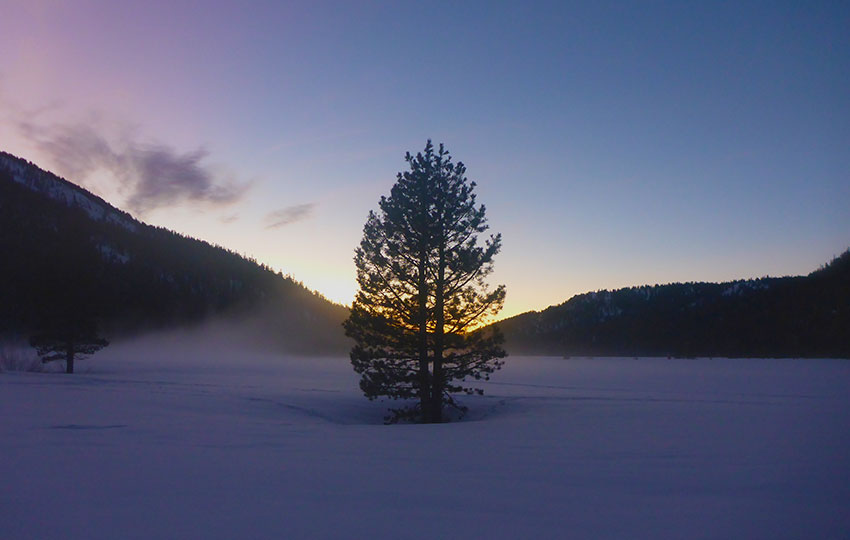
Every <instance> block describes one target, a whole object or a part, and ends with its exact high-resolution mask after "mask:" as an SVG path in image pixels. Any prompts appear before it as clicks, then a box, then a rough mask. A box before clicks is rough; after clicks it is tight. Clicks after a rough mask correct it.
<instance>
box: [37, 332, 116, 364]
mask: <svg viewBox="0 0 850 540" xmlns="http://www.w3.org/2000/svg"><path fill="white" fill-rule="evenodd" d="M30 345H32V346H33V347H35V350H36V353H37V354H38V356H40V357H41V361H42V363H44V364H46V363H48V362H54V361H57V360H65V373H73V372H74V361H75V360H82V359H84V358H86V357H88V356H91V355H92V354H94V353H96V352H97V351H99V350H100V349H102V348H104V347H106V346H107V345H109V342H108V341H107V340H105V339H104V338H102V337H100V336H98V335H97V327H96V325H95V324H94V323H93V322H88V321H73V322H71V321H68V323H67V324H65V325H63V326H61V327H55V328H54V329H52V330H49V331H46V332H44V333H41V334H36V335H34V336H32V337H31V338H30Z"/></svg>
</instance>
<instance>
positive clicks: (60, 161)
mask: <svg viewBox="0 0 850 540" xmlns="http://www.w3.org/2000/svg"><path fill="white" fill-rule="evenodd" d="M17 125H18V130H19V132H20V133H21V134H22V135H23V136H25V137H26V138H27V139H29V140H30V142H31V143H32V144H33V145H35V147H36V148H37V149H38V150H39V151H40V152H41V153H42V154H44V155H45V157H46V158H47V159H49V160H50V161H51V162H52V163H53V164H54V165H55V166H56V168H57V172H59V173H60V174H62V175H63V176H65V177H66V178H68V179H69V180H71V181H74V182H84V181H85V179H86V178H87V177H88V176H89V175H91V174H92V173H95V172H97V171H106V172H108V173H110V174H111V175H112V176H113V177H114V178H115V180H116V181H117V182H118V183H119V184H120V185H119V186H118V187H119V188H120V190H121V191H122V192H123V193H126V197H127V199H126V205H127V207H128V209H129V210H131V211H134V212H136V213H139V214H144V213H146V212H149V211H150V210H153V209H154V208H159V207H167V206H175V205H178V204H181V203H185V202H192V203H201V204H207V205H213V206H226V205H229V204H232V203H234V202H236V201H238V200H239V199H240V198H241V197H242V196H243V195H244V194H245V192H246V191H247V190H248V188H249V187H250V185H249V184H248V183H246V182H238V181H236V180H235V179H234V178H232V177H229V176H226V175H222V174H217V173H215V172H213V171H212V170H211V168H210V167H209V166H207V165H206V164H205V163H204V160H205V159H206V158H207V157H208V152H207V151H206V150H204V149H203V148H199V149H197V150H194V151H190V152H180V151H178V150H177V149H175V148H173V147H171V146H169V145H167V144H165V143H161V142H152V143H151V142H146V143H143V142H140V141H139V140H138V137H137V136H136V135H134V134H133V133H132V131H130V130H125V132H126V133H125V134H124V135H123V136H122V137H117V138H116V137H108V136H107V135H105V134H104V130H99V129H98V126H97V124H96V123H95V124H94V125H92V124H84V123H76V124H53V125H50V126H45V125H43V124H38V123H35V122H31V121H28V120H21V121H18V122H17Z"/></svg>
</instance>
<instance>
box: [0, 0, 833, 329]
mask: <svg viewBox="0 0 850 540" xmlns="http://www.w3.org/2000/svg"><path fill="white" fill-rule="evenodd" d="M591 4H592V5H591ZM848 6H850V4H847V3H846V2H810V3H803V2H790V3H785V2H755V3H751V2H735V3H722V4H721V3H714V2H699V3H696V2H670V3H659V2H652V3H647V4H645V5H644V6H641V7H637V6H635V5H630V4H623V3H619V4H602V3H596V2H594V3H590V2H587V3H570V2H551V3H548V2H540V3H532V2H522V3H520V2H517V3H503V2H489V1H487V2H447V3H441V2H428V3H423V2H380V3H379V2H374V3H372V2H370V3H361V2H338V3H331V2H303V3H286V2H268V3H261V2H249V3H245V2H241V3H237V2H232V3H224V2H219V3H212V2H179V1H177V2H174V1H170V2H87V1H80V0H77V1H73V2H62V1H33V0H27V1H18V0H11V1H9V0H6V1H5V2H4V5H3V13H2V19H0V51H2V54H0V148H2V149H3V150H6V151H9V152H11V153H13V154H17V155H20V156H22V157H25V158H27V159H30V160H32V161H34V162H36V163H37V164H39V165H41V166H42V167H44V168H47V169H50V170H53V171H54V172H56V173H58V174H61V175H63V176H65V177H66V178H68V179H69V180H71V181H73V182H76V183H79V184H82V185H83V186H85V187H87V188H89V189H91V190H93V191H95V192H97V193H98V194H100V195H102V196H104V197H105V198H106V199H107V200H109V201H110V202H112V203H113V204H116V205H117V206H119V207H121V208H124V209H128V210H130V211H132V212H133V213H134V214H136V215H137V216H139V217H140V218H142V219H144V220H145V221H148V222H150V223H153V224H156V225H162V226H166V227H169V228H173V229H176V230H178V231H180V232H183V233H186V234H190V235H192V236H196V237H200V238H203V239H205V240H209V241H211V242H214V243H218V244H222V245H224V246H227V247H229V248H231V249H234V250H236V251H239V252H242V253H245V254H248V255H251V256H254V257H256V258H257V259H258V260H260V261H262V262H265V263H267V264H269V265H271V266H272V267H274V268H277V269H281V270H282V271H284V272H285V273H290V274H292V275H293V276H294V277H295V278H296V279H299V280H302V281H303V282H304V283H305V284H306V285H307V286H309V287H311V288H314V289H317V290H319V291H320V292H322V293H324V294H325V295H326V296H328V297H329V298H331V299H333V300H336V301H340V302H343V303H348V302H350V300H351V298H352V297H353V294H354V290H355V286H356V285H355V281H354V266H353V262H352V256H353V250H354V248H355V246H356V245H357V243H358V242H359V239H360V235H361V231H362V226H363V223H364V221H365V219H366V215H367V213H368V211H369V210H370V209H372V208H375V207H376V205H377V201H378V199H379V198H380V196H381V195H383V194H386V193H388V191H389V189H390V187H391V186H392V184H393V182H394V179H395V173H396V172H397V171H399V170H400V169H401V168H403V167H404V165H405V164H404V161H403V158H402V156H403V155H404V152H405V151H408V150H410V151H417V150H420V149H421V148H422V147H424V144H425V140H426V139H427V138H432V139H434V141H435V142H444V143H445V144H446V146H447V148H448V149H449V150H450V151H451V152H452V153H453V155H454V157H455V159H456V160H460V161H463V162H464V163H465V164H466V165H467V167H468V171H469V176H470V178H471V179H474V180H476V181H477V182H478V185H479V187H478V194H479V195H478V196H479V200H480V201H481V202H483V203H485V204H486V205H487V208H488V216H489V219H490V223H491V225H492V229H493V231H494V232H501V233H502V234H503V237H504V248H503V251H502V253H501V254H500V256H499V257H498V258H497V260H496V273H495V275H494V277H493V282H494V283H505V284H507V286H508V300H507V303H506V309H505V311H504V312H503V314H504V315H511V314H515V313H519V312H521V311H525V310H528V309H541V308H544V307H546V306H548V305H550V304H553V303H559V302H562V301H563V300H565V299H567V298H568V297H570V296H571V295H573V294H575V293H579V292H585V291H588V290H596V289H601V288H613V287H620V286H627V285H640V284H654V283H665V282H670V281H692V280H693V281H696V280H709V281H718V280H727V279H734V278H744V277H760V276H763V275H768V274H770V275H787V274H800V273H807V272H809V271H811V270H813V269H815V268H816V267H817V266H818V265H820V264H822V263H824V262H826V261H827V260H829V259H830V258H831V257H832V256H834V255H837V254H839V253H841V252H842V251H843V250H845V249H846V248H847V247H850V212H848V210H847V209H848V208H850V100H848V98H847V96H850V37H848V36H850V7H848Z"/></svg>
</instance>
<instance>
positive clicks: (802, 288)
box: [493, 250, 850, 358]
mask: <svg viewBox="0 0 850 540" xmlns="http://www.w3.org/2000/svg"><path fill="white" fill-rule="evenodd" d="M493 326H495V327H497V328H499V329H500V330H501V331H502V332H503V333H504V334H505V340H506V348H507V349H508V351H509V352H511V353H513V354H545V355H559V356H560V355H565V356H571V355H572V356H683V357H691V356H707V357H833V358H850V250H848V251H846V252H844V254H843V255H841V256H839V257H837V258H836V259H834V260H833V261H832V262H830V263H829V264H827V265H825V266H823V267H822V268H821V269H819V270H816V271H814V272H812V273H811V274H809V275H807V276H797V277H782V278H762V279H754V280H739V281H733V282H727V283H675V284H670V285H655V286H643V287H630V288H624V289H619V290H615V291H607V290H603V291H598V292H591V293H586V294H580V295H577V296H574V297H572V298H571V299H569V300H568V301H566V302H564V303H563V304H560V305H557V306H552V307H549V308H547V309H545V310H543V311H540V312H536V311H534V312H529V313H524V314H521V315H517V316H515V317H512V318H509V319H505V320H503V321H499V322H497V323H494V325H493Z"/></svg>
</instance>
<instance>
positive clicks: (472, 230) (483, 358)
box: [345, 140, 505, 422]
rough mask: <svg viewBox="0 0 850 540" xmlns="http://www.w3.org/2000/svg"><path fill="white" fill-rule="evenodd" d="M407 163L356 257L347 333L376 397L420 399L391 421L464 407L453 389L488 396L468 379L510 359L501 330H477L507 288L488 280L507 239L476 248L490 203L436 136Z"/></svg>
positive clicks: (437, 416) (365, 384)
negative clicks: (479, 198)
mask: <svg viewBox="0 0 850 540" xmlns="http://www.w3.org/2000/svg"><path fill="white" fill-rule="evenodd" d="M405 160H406V161H407V163H408V164H409V166H410V170H409V171H405V172H402V173H398V176H397V182H396V184H395V185H394V186H393V188H392V191H391V193H390V196H389V197H381V200H380V203H379V205H380V214H377V213H375V212H370V213H369V217H368V220H367V221H366V225H365V226H364V228H363V240H362V241H361V242H360V247H359V248H358V249H357V250H356V252H355V253H356V255H355V258H354V260H355V263H356V266H357V282H358V284H359V286H360V289H359V291H358V293H357V296H356V298H355V300H354V303H353V305H352V308H351V315H350V317H349V318H348V320H346V322H345V330H346V334H347V335H348V336H349V337H351V338H353V339H354V340H355V343H356V345H355V346H354V348H353V349H352V351H351V362H352V365H353V366H354V370H355V371H356V372H357V373H359V374H360V375H361V381H360V388H361V389H362V390H363V392H364V393H365V394H366V396H367V397H368V398H369V399H376V398H378V397H381V396H385V397H389V398H392V399H418V402H417V404H416V405H414V406H411V407H407V408H401V409H393V410H391V412H392V413H393V415H392V416H390V417H388V420H391V421H395V420H398V419H400V418H416V419H420V420H421V421H423V422H440V421H442V419H443V414H442V410H443V406H444V405H450V406H453V407H455V408H457V409H459V410H461V411H463V410H465V408H464V407H462V406H461V405H459V404H458V403H457V402H456V401H455V400H454V399H453V398H452V394H453V393H457V392H467V393H473V392H474V393H483V391H482V390H480V389H475V388H470V387H468V386H467V385H465V384H464V381H466V380H468V379H476V380H477V379H482V378H483V379H488V378H489V375H490V374H491V373H492V372H493V371H495V370H497V369H499V368H500V367H501V365H502V361H501V360H499V359H501V358H504V356H505V351H504V350H503V349H502V347H501V342H502V336H501V334H500V333H498V332H495V331H492V332H471V331H472V330H474V329H475V328H476V327H478V326H479V325H480V324H481V323H482V321H483V320H484V319H486V317H487V316H490V315H495V314H496V313H497V312H498V311H499V310H500V309H501V308H502V305H503V303H504V299H505V287H504V286H503V285H500V286H498V287H497V288H495V289H494V290H490V289H489V288H488V286H487V284H486V283H485V278H486V277H487V276H488V275H489V274H490V273H491V272H492V269H493V257H494V256H495V255H496V254H497V253H498V252H499V249H500V247H501V235H498V234H497V235H495V236H493V235H491V236H490V237H489V238H488V239H486V240H485V241H484V244H483V245H479V244H478V235H479V234H480V233H482V232H484V231H486V230H487V229H488V225H487V223H486V219H485V216H484V213H485V208H484V205H481V206H476V204H475V194H474V193H473V188H474V187H475V183H474V182H469V181H468V180H467V178H466V177H465V176H464V175H465V173H466V167H464V165H463V163H460V162H458V163H453V162H452V160H451V156H450V155H449V153H448V152H447V151H446V150H445V149H444V148H443V145H440V147H439V149H437V150H436V151H435V149H434V146H433V145H432V144H431V141H430V140H429V141H428V143H427V145H426V146H425V151H424V153H419V154H417V155H416V156H415V157H414V156H411V155H410V153H408V154H406V155H405Z"/></svg>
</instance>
